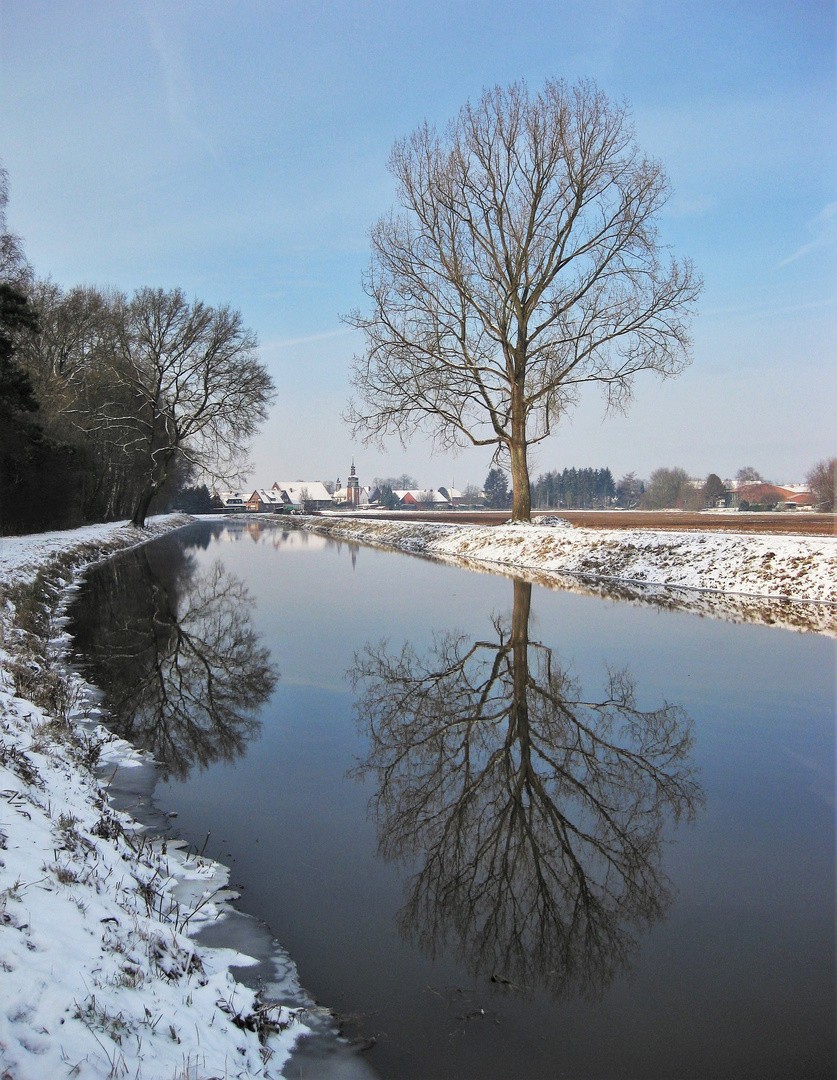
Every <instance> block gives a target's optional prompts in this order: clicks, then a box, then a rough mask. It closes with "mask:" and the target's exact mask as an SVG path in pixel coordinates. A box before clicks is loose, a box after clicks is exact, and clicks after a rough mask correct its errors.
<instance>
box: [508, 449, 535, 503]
mask: <svg viewBox="0 0 837 1080" xmlns="http://www.w3.org/2000/svg"><path fill="white" fill-rule="evenodd" d="M526 450H527V446H526V439H525V438H521V439H520V440H519V441H518V440H513V441H512V442H511V443H510V444H509V455H510V457H511V474H512V521H531V520H532V490H531V487H530V486H529V463H528V461H527V460H526Z"/></svg>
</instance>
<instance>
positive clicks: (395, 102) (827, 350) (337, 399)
mask: <svg viewBox="0 0 837 1080" xmlns="http://www.w3.org/2000/svg"><path fill="white" fill-rule="evenodd" d="M508 18H509V14H508V4H506V3H503V2H500V0H481V2H480V3H476V2H473V0H455V2H453V3H450V2H444V3H442V2H440V0H416V2H414V3H410V4H392V3H383V2H382V0H357V2H355V3H352V4H343V3H335V2H334V0H326V2H324V3H321V4H318V5H316V6H315V7H313V8H312V7H311V6H310V5H307V4H289V3H284V4H260V3H256V2H255V0H243V2H240V3H238V4H235V5H223V4H217V3H216V4H212V5H210V8H209V9H207V6H206V4H205V3H198V2H196V0H181V2H179V3H177V4H175V5H171V4H163V3H161V2H159V0H149V2H147V3H143V4H141V5H140V4H134V5H119V4H108V5H101V4H99V5H61V4H54V3H45V2H44V0H4V4H3V27H2V46H0V48H2V57H0V72H2V80H3V83H2V92H3V103H4V108H2V109H0V131H1V132H2V153H3V160H4V164H5V165H6V167H7V168H8V170H9V173H10V180H11V203H10V208H9V221H10V225H11V227H12V228H13V229H14V230H15V231H17V232H19V233H20V234H21V235H22V236H23V237H24V239H25V242H26V249H27V251H28V253H29V256H30V258H31V259H32V260H33V262H34V264H35V266H36V268H37V270H38V272H39V273H40V274H41V275H42V276H47V275H51V276H52V277H53V278H54V279H55V280H56V281H58V282H60V283H61V284H65V285H72V284H76V283H78V282H96V283H98V284H100V285H111V286H116V287H120V288H124V289H128V290H131V289H133V288H136V287H138V286H143V285H151V286H164V287H166V288H170V287H173V286H176V285H179V286H182V287H183V288H184V289H185V291H186V293H187V294H188V295H189V296H190V297H191V296H193V295H197V296H199V297H201V298H202V299H205V300H207V301H208V302H210V303H213V304H215V303H219V302H225V301H229V302H231V303H232V304H233V306H234V307H238V308H241V309H242V311H243V314H244V319H245V322H246V323H247V325H250V326H252V327H253V328H254V329H255V330H256V331H257V333H258V334H259V337H260V338H261V340H262V342H263V343H264V344H263V355H264V357H265V359H266V360H267V362H268V363H269V365H270V367H271V370H272V371H273V373H274V375H275V376H276V380H277V383H278V386H279V391H280V397H279V401H278V404H277V407H276V412H275V413H274V420H273V422H272V423H271V424H270V425H269V426H268V429H267V431H266V433H265V435H264V436H263V438H262V439H261V440H260V442H259V443H258V444H257V454H256V460H257V464H258V476H257V477H254V480H257V481H258V483H259V484H268V485H269V484H271V483H272V482H273V481H274V480H275V479H278V474H279V473H281V474H284V475H294V476H314V477H319V478H323V479H332V480H333V479H335V478H336V476H337V475H338V474H339V475H340V476H345V474H346V470H347V469H348V467H349V464H350V461H351V455H352V451H353V449H354V448H353V447H352V445H351V443H350V440H349V436H348V433H347V431H346V429H345V427H344V425H343V424H342V423H341V421H340V413H341V411H342V409H343V408H344V407H345V403H346V397H347V394H348V387H347V380H346V368H347V363H348V360H349V358H350V357H351V355H352V353H353V352H354V351H355V350H356V349H357V348H358V338H357V336H356V335H354V334H353V333H351V332H350V331H349V330H348V328H346V327H341V325H340V323H339V321H338V313H340V312H347V311H349V310H351V309H352V308H353V307H355V306H358V305H360V304H361V303H362V302H363V297H362V294H361V292H360V287H359V286H360V277H361V271H362V270H363V268H364V267H365V264H366V261H367V256H368V238H367V230H368V228H369V226H370V225H371V224H372V222H374V221H375V220H376V219H377V218H378V217H379V216H380V215H381V214H383V213H384V212H385V211H386V210H387V209H388V208H389V206H390V205H391V204H392V202H393V199H394V195H395V192H394V184H393V181H392V179H391V178H390V177H389V175H388V174H387V172H386V167H385V166H386V160H387V157H388V154H389V150H390V147H391V146H392V143H393V141H394V139H395V138H396V137H398V136H403V135H406V134H408V133H409V132H411V131H412V130H413V129H414V128H415V127H416V126H417V125H418V124H419V123H420V122H421V121H422V120H423V119H424V118H425V117H427V118H429V119H430V121H431V122H435V123H437V124H438V125H440V126H444V124H445V123H446V122H447V120H448V119H449V118H450V117H451V116H453V115H454V114H455V112H456V110H457V109H458V107H459V106H460V105H461V104H462V103H463V102H464V101H465V100H466V99H468V98H469V97H474V96H476V95H478V94H479V93H480V91H481V89H482V88H483V87H484V86H490V85H493V84H495V83H497V82H499V83H502V84H506V83H508V82H510V81H512V80H514V79H518V78H525V79H526V80H527V81H528V82H529V85H530V86H531V87H532V88H533V89H537V88H538V87H539V86H540V85H541V84H542V82H543V80H544V79H545V78H546V77H548V76H563V77H565V78H567V79H569V80H575V79H576V78H578V77H582V76H589V77H593V78H595V79H596V80H597V81H598V82H599V83H600V85H601V86H602V88H603V89H604V90H605V91H606V92H607V93H608V94H609V95H610V96H611V97H612V98H614V99H617V100H621V99H622V98H627V99H628V101H629V102H630V103H631V104H632V106H633V110H634V116H635V121H636V127H637V133H638V136H639V140H640V144H641V145H642V147H643V148H644V149H645V150H647V152H648V153H649V154H651V155H652V156H654V157H659V158H660V159H661V160H662V161H663V162H664V164H665V165H666V168H667V170H668V172H669V174H670V176H671V179H672V184H673V188H674V194H673V197H672V199H671V201H670V203H669V205H668V208H667V210H666V212H665V214H664V216H663V218H662V221H661V231H662V237H663V239H664V240H665V241H666V242H669V243H671V244H672V245H673V246H674V248H675V251H676V252H677V253H678V254H687V255H691V256H692V257H693V258H694V260H695V262H696V263H697V265H698V267H699V268H700V270H701V271H702V272H703V273H704V275H705V277H706V291H705V295H704V297H703V300H702V305H701V306H702V309H703V315H702V316H701V318H700V319H699V320H698V321H697V323H696V326H695V338H696V347H695V361H696V362H695V365H694V367H693V368H692V369H691V371H689V372H688V373H687V374H686V375H684V376H683V377H682V378H681V379H679V380H676V381H675V382H674V383H671V384H667V385H664V386H659V385H658V384H657V383H656V381H655V380H653V379H649V380H647V381H644V382H643V383H642V384H641V385H640V386H639V387H638V400H637V403H636V405H635V407H634V409H633V410H632V413H631V417H630V419H629V420H628V421H625V420H622V419H619V418H616V419H612V420H610V421H608V422H607V423H606V424H604V425H602V424H601V423H600V421H601V407H600V404H599V402H598V399H597V397H596V395H595V394H594V395H592V398H591V401H590V404H589V405H585V406H583V407H582V409H581V410H580V412H579V414H578V416H577V419H576V421H575V422H574V423H573V424H572V425H564V427H563V429H562V432H561V436H560V442H559V441H557V440H555V441H554V442H553V443H551V444H549V443H548V444H547V445H546V447H545V448H544V449H543V450H542V452H541V454H540V457H539V465H542V466H543V467H544V468H554V467H555V466H556V465H557V466H558V467H563V466H565V465H566V466H570V465H577V466H585V465H597V466H598V465H603V464H607V465H609V466H610V467H611V468H612V469H613V471H614V472H615V473H617V474H619V473H622V472H625V471H628V470H631V469H634V470H636V471H637V472H638V473H639V474H640V475H645V476H647V475H648V474H649V472H650V471H651V470H652V469H654V468H656V467H659V466H660V465H674V464H679V463H682V464H683V465H684V466H685V467H686V468H687V469H689V471H691V472H693V473H694V474H695V475H706V473H707V472H709V471H710V470H713V471H715V472H718V473H720V474H721V475H722V476H728V475H731V474H733V473H734V472H735V470H736V469H737V468H739V467H740V466H742V465H743V464H748V463H749V464H753V465H755V466H756V467H757V468H759V469H760V470H762V471H763V472H765V473H767V474H768V475H769V476H770V478H771V479H773V480H775V481H780V482H781V481H787V480H792V479H795V480H799V479H801V478H802V475H803V474H804V471H805V470H806V469H807V468H808V467H809V466H810V465H811V464H812V463H813V461H814V460H816V459H817V458H819V457H822V456H824V455H825V453H827V452H830V451H831V450H832V449H833V448H832V446H831V440H830V437H829V436H830V434H831V430H832V426H833V425H832V418H831V415H830V412H831V409H830V404H829V403H830V402H831V401H833V399H834V394H833V392H832V393H831V394H829V393H828V392H827V387H828V386H829V385H830V386H831V387H832V388H833V387H834V383H833V381H831V382H828V380H833V378H834V376H833V374H830V373H829V366H828V359H829V358H830V357H831V356H833V355H834V352H835V341H834V325H835V324H834V318H835V294H834V240H835V224H837V215H835V213H834V206H835V194H834V188H833V180H834V166H835V157H834V154H835V149H834V147H835V141H834V130H833V102H834V85H835V83H834V80H835V74H834V5H833V3H831V2H829V0H806V2H805V3H796V2H782V0H762V2H760V3H757V4H756V3H736V2H734V0H708V2H702V3H696V2H687V3H671V2H670V0H638V2H634V3H626V2H623V0H599V2H597V3H593V4H590V3H589V2H588V0H564V2H562V3H560V4H556V3H555V2H554V0H536V2H533V3H529V4H525V5H518V6H517V7H516V8H515V12H514V31H513V32H508ZM68 207H72V208H73V212H72V213H68V212H67V208H68ZM800 415H804V416H805V424H804V425H800V424H798V423H794V424H793V425H792V428H793V430H792V431H791V432H789V430H788V423H789V418H791V417H792V418H798V417H799V416H800ZM356 452H357V457H358V470H359V473H360V476H361V481H362V482H366V481H368V480H369V479H371V477H372V476H374V475H375V474H378V475H381V476H388V475H394V474H398V473H400V472H402V471H404V470H405V469H406V470H407V471H410V472H413V473H415V474H416V475H417V477H418V479H419V481H420V483H423V484H424V483H428V484H435V485H438V484H441V483H450V482H451V480H452V479H453V478H455V479H456V481H457V486H458V487H460V488H462V487H464V486H465V483H466V482H468V481H469V480H470V481H472V482H477V483H479V482H481V481H482V479H483V478H484V476H485V474H486V471H487V467H488V456H489V454H488V452H487V451H485V450H473V451H470V452H469V453H468V454H465V455H464V456H463V457H462V458H461V459H459V460H458V461H453V462H451V461H450V460H446V459H444V458H436V459H431V458H430V456H429V448H428V447H427V445H426V444H424V443H422V442H416V443H415V444H413V445H412V446H411V447H410V449H409V450H408V451H407V452H402V451H401V450H400V448H399V447H398V446H396V445H393V446H392V447H390V452H391V456H389V457H386V456H384V455H382V454H380V453H379V452H378V451H376V450H375V449H374V448H367V449H364V450H362V451H356Z"/></svg>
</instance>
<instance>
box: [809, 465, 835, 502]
mask: <svg viewBox="0 0 837 1080" xmlns="http://www.w3.org/2000/svg"><path fill="white" fill-rule="evenodd" d="M805 479H806V480H807V481H808V486H809V487H810V489H811V493H812V494H813V496H814V498H815V499H816V507H817V509H818V510H826V511H828V512H829V513H834V506H835V497H837V458H826V459H825V460H823V461H818V462H817V464H816V465H815V466H814V467H813V468H812V469H811V471H810V472H809V473H808V475H807V476H806V477H805Z"/></svg>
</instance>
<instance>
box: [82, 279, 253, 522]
mask: <svg viewBox="0 0 837 1080" xmlns="http://www.w3.org/2000/svg"><path fill="white" fill-rule="evenodd" d="M257 344H258V342H257V340H256V335H255V334H254V333H253V332H252V331H250V330H248V329H247V328H246V327H245V326H244V325H243V322H242V319H241V314H240V313H239V312H237V311H233V310H231V309H230V308H229V307H220V308H212V307H209V306H208V305H206V304H203V303H202V302H201V301H199V300H196V301H194V302H193V303H191V304H190V303H189V302H188V301H187V299H186V297H185V296H184V294H183V292H182V291H181V290H180V289H175V290H174V291H173V292H164V291H163V290H162V289H142V290H140V291H139V292H137V293H136V294H135V295H134V297H133V299H132V300H131V302H130V303H129V304H127V305H125V306H124V310H123V312H122V316H121V317H120V318H118V319H117V320H116V339H115V345H114V350H113V353H112V356H111V357H110V359H109V363H110V365H111V375H112V382H111V385H112V388H113V391H114V393H113V395H112V396H111V397H110V398H109V399H108V400H107V401H106V402H104V403H103V404H102V405H101V406H100V408H99V410H98V416H97V423H98V424H99V425H100V426H105V427H107V426H111V427H112V428H113V430H114V431H117V432H124V431H127V432H128V435H127V437H126V436H125V435H120V437H121V438H124V439H125V449H126V451H128V452H130V453H140V454H141V455H142V456H143V458H144V460H145V463H146V467H145V482H144V484H143V486H142V490H141V492H140V494H139V496H138V498H137V502H136V506H135V509H134V514H133V521H134V524H136V525H142V524H143V523H144V522H145V517H146V515H147V513H148V508H149V505H150V503H151V500H152V499H153V498H154V496H155V495H156V494H157V493H158V492H159V491H160V489H161V487H162V486H163V484H164V483H165V481H166V478H167V476H168V475H169V471H170V469H171V468H172V465H173V464H174V463H176V462H178V461H180V462H185V463H188V464H189V465H191V466H193V467H194V468H195V469H197V470H199V471H202V472H205V473H209V474H210V475H213V476H217V477H230V476H234V475H236V474H237V473H238V472H239V471H240V469H241V467H242V466H243V463H244V454H245V450H246V446H247V443H248V441H249V439H250V437H251V436H252V435H253V434H254V433H255V432H256V430H257V429H258V427H259V425H260V424H261V422H262V421H263V420H264V419H265V418H266V415H267V407H268V404H269V402H270V401H271V399H272V397H273V392H274V387H273V381H272V379H271V377H270V375H269V373H268V371H267V369H266V368H265V367H264V365H263V364H262V363H261V361H260V360H259V359H258V355H257ZM126 394H127V395H128V396H129V398H130V405H129V407H128V408H127V410H126Z"/></svg>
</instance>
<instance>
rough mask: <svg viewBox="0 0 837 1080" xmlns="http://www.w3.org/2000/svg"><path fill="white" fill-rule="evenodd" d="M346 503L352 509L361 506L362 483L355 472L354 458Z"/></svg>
mask: <svg viewBox="0 0 837 1080" xmlns="http://www.w3.org/2000/svg"><path fill="white" fill-rule="evenodd" d="M346 503H347V504H348V505H349V506H351V507H355V506H360V481H359V480H358V478H357V473H356V472H355V461H354V458H352V468H351V470H350V472H349V479H348V480H347V481H346Z"/></svg>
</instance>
